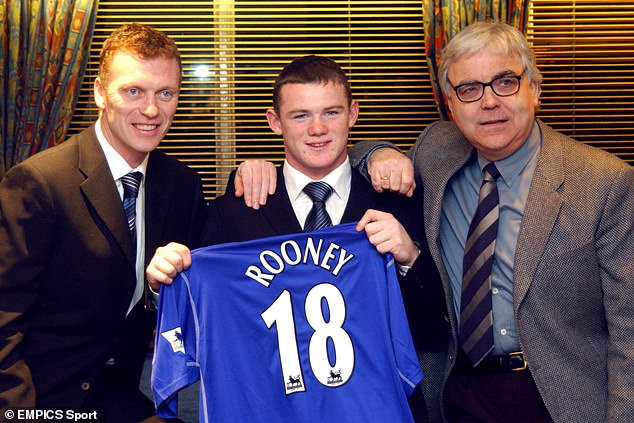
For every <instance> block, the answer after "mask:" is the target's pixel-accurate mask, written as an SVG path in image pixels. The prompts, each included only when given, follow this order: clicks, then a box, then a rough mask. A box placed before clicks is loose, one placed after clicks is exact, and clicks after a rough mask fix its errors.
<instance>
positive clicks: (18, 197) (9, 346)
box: [0, 165, 55, 409]
mask: <svg viewBox="0 0 634 423" xmlns="http://www.w3.org/2000/svg"><path fill="white" fill-rule="evenodd" d="M54 213H55V212H54V208H53V206H52V201H51V200H50V199H49V198H48V196H47V190H46V182H45V181H44V180H43V178H41V176H40V175H39V174H38V173H36V172H35V171H34V170H31V169H30V168H29V167H27V166H24V165H18V166H16V167H14V168H13V169H12V170H11V171H9V172H8V173H7V174H6V175H5V177H4V178H3V179H2V182H0V409H2V408H6V407H34V406H35V391H34V388H33V382H32V380H31V373H30V370H29V368H28V366H27V365H26V363H25V361H24V360H23V358H22V357H21V354H20V347H21V346H20V343H21V342H22V340H23V339H24V337H25V335H26V333H27V331H28V323H27V319H26V316H25V314H26V312H27V311H28V310H29V308H30V307H31V306H32V305H33V303H34V302H35V298H36V296H37V293H38V289H39V287H38V283H39V282H38V281H39V277H40V275H41V273H42V272H43V271H44V269H45V268H46V264H47V262H48V257H49V255H50V252H51V243H50V240H51V239H53V231H54Z"/></svg>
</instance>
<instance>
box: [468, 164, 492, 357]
mask: <svg viewBox="0 0 634 423" xmlns="http://www.w3.org/2000/svg"><path fill="white" fill-rule="evenodd" d="M499 176H500V172H499V171H498V170H497V168H496V167H495V164H493V162H491V163H489V164H488V165H486V166H485V167H484V175H483V180H482V186H481V187H480V194H479V196H478V208H477V209H476V212H475V215H474V216H473V220H472V221H471V225H469V232H468V234H467V243H466V245H465V254H464V259H463V264H462V266H463V268H462V275H463V276H462V295H461V300H460V345H461V346H462V349H463V351H464V352H465V353H466V355H467V357H468V358H469V361H470V362H471V363H472V364H473V366H474V367H475V366H477V365H478V364H479V363H480V362H481V361H482V360H483V359H484V358H485V357H486V356H487V355H488V354H489V353H490V352H491V351H492V350H493V307H492V299H491V269H492V267H493V252H494V250H495V239H496V238H497V231H498V218H499V215H500V204H499V197H498V189H497V186H496V183H495V180H496V179H497V178H498V177H499Z"/></svg>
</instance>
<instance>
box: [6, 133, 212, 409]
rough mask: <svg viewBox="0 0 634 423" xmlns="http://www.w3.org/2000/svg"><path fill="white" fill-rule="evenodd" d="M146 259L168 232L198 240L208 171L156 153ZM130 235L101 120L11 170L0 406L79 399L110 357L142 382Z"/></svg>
mask: <svg viewBox="0 0 634 423" xmlns="http://www.w3.org/2000/svg"><path fill="white" fill-rule="evenodd" d="M145 193H146V197H145V198H146V205H145V209H146V216H145V225H146V226H145V230H146V240H145V253H146V258H145V262H146V263H147V262H148V261H149V258H151V256H152V254H153V253H154V251H155V250H156V248H157V247H158V246H160V245H163V244H166V243H167V242H169V241H179V242H182V243H186V244H188V245H197V242H198V238H199V234H200V231H201V230H202V226H203V224H204V221H205V217H206V205H205V202H204V199H203V196H202V189H201V183H200V178H199V177H198V175H196V173H195V172H193V171H192V170H190V169H189V168H187V167H186V166H185V165H183V164H181V163H179V162H178V161H176V160H175V159H173V158H170V157H168V156H166V155H164V154H163V153H160V152H158V151H154V152H152V153H151V154H150V158H149V162H148V167H147V175H146V183H145ZM134 262H135V258H134V253H133V245H132V239H131V237H130V234H129V230H128V226H127V222H126V218H125V214H124V212H123V207H122V204H121V200H120V197H119V194H118V192H117V189H116V185H115V182H114V180H113V178H112V174H111V172H110V169H109V167H108V164H107V162H106V158H105V155H104V153H103V151H102V149H101V147H100V146H99V143H98V140H97V137H96V134H95V130H94V127H90V128H88V129H86V130H85V131H83V132H81V133H80V134H78V135H75V136H73V137H71V138H69V139H68V140H67V141H66V142H64V143H62V144H61V145H59V146H57V147H54V148H50V149H48V150H46V151H44V152H41V153H39V154H37V155H35V156H33V157H31V158H30V159H28V160H25V161H24V162H23V163H21V164H19V165H17V166H15V167H14V168H12V169H11V170H10V171H9V172H8V173H7V174H6V175H5V177H4V178H3V180H2V181H1V183H0V408H4V407H7V406H12V407H24V406H31V407H32V406H34V405H36V406H37V407H38V408H55V409H59V408H70V407H79V406H81V405H82V404H83V403H84V402H85V400H86V398H87V397H88V396H89V395H90V393H91V392H92V391H93V390H94V389H93V388H94V386H93V382H94V380H95V377H96V374H97V372H98V371H99V369H100V368H101V367H102V365H103V364H104V362H105V360H106V359H107V358H108V357H110V356H113V355H114V358H115V360H116V363H117V369H118V371H119V375H120V379H121V384H123V385H126V386H128V387H130V388H131V389H136V388H137V387H138V382H139V378H140V375H141V371H142V367H143V361H144V358H145V355H146V353H147V347H148V345H149V341H150V339H151V330H152V325H153V323H154V316H153V314H152V313H149V312H147V311H146V310H145V309H144V307H143V304H142V302H143V301H141V302H140V303H139V304H137V307H135V309H134V310H133V311H132V312H131V313H130V314H129V315H128V316H127V318H126V311H127V309H128V306H129V304H130V301H131V299H132V294H133V288H134V286H135V283H136V281H135V268H134Z"/></svg>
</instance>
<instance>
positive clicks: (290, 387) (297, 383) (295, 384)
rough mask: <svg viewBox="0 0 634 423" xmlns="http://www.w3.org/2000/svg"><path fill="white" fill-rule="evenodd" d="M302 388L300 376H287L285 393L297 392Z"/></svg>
mask: <svg viewBox="0 0 634 423" xmlns="http://www.w3.org/2000/svg"><path fill="white" fill-rule="evenodd" d="M303 387H304V384H303V383H302V375H297V376H290V375H289V376H288V382H286V390H287V392H292V391H297V390H298V389H302V388H303Z"/></svg>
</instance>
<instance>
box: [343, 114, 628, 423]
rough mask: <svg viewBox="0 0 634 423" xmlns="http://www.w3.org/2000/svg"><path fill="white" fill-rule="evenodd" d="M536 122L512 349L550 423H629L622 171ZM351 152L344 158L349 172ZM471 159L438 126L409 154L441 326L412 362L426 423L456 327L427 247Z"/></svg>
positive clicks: (435, 239)
mask: <svg viewBox="0 0 634 423" xmlns="http://www.w3.org/2000/svg"><path fill="white" fill-rule="evenodd" d="M538 123H539V128H540V130H541V134H542V147H541V152H540V156H539V160H538V163H537V167H536V169H535V174H534V177H533V181H532V184H531V188H530V192H529V195H528V199H527V203H526V208H525V210H524V216H523V218H522V223H521V228H520V233H519V238H518V241H517V251H516V256H515V264H514V275H513V284H514V288H513V303H514V309H515V316H516V326H517V331H518V335H519V338H520V343H521V345H522V348H523V350H524V353H525V354H526V357H527V360H528V363H529V369H530V372H531V374H532V376H533V378H534V380H535V383H536V385H537V388H538V389H539V392H540V394H541V396H542V398H543V400H544V403H545V404H546V407H547V409H548V411H549V413H550V414H551V416H552V418H553V420H554V421H555V422H558V423H559V422H561V423H569V422H584V423H586V422H588V423H590V422H603V421H605V422H623V423H624V422H632V421H634V169H633V168H632V167H630V166H629V165H627V164H626V163H624V162H623V161H621V160H619V159H618V158H616V157H615V156H612V155H609V154H608V153H606V152H604V151H602V150H599V149H596V148H592V147H589V146H587V145H584V144H581V143H578V142H576V141H574V140H572V139H570V138H568V137H566V136H564V135H562V134H560V133H558V132H556V131H554V130H553V129H552V128H550V127H549V126H547V125H545V124H544V123H543V122H541V121H538ZM365 151H367V149H365ZM363 153H364V149H359V150H358V151H352V152H351V153H350V155H351V158H352V161H353V163H358V162H359V158H360V157H361V156H362V155H363ZM473 153H474V150H473V148H472V147H471V146H470V144H468V142H467V140H466V139H465V138H464V137H463V136H462V135H461V133H460V132H459V130H458V129H457V127H456V126H455V124H453V123H450V122H436V123H434V124H432V125H430V126H429V127H428V128H427V129H426V130H425V131H424V132H423V133H422V134H421V135H420V136H419V138H418V140H417V141H416V143H415V145H414V146H413V147H412V150H411V151H410V156H411V158H412V160H413V162H414V167H415V172H416V177H417V179H418V180H419V181H421V182H422V183H423V184H424V187H425V190H424V193H425V208H424V217H425V219H424V221H425V230H426V234H427V240H428V243H429V248H430V251H431V254H432V256H433V258H434V261H435V262H436V264H437V265H438V267H439V269H440V274H441V279H442V284H443V288H444V291H445V300H446V306H447V310H449V312H448V316H447V318H448V321H449V323H450V327H451V336H450V337H449V339H448V342H447V346H446V349H444V350H441V351H440V352H438V351H422V355H421V363H422V366H423V369H424V370H425V369H426V368H427V369H428V371H427V372H426V375H428V376H430V378H428V380H427V382H426V383H425V385H424V391H425V394H426V402H427V405H428V408H429V411H430V417H432V419H433V421H440V410H438V408H439V405H440V404H442V387H443V386H444V383H445V382H446V380H447V377H448V375H449V372H450V371H451V369H452V366H453V364H454V361H455V358H456V352H457V329H456V328H457V326H456V322H457V317H456V314H455V312H454V309H453V300H452V292H451V288H450V286H449V280H448V276H447V271H446V269H445V267H444V264H443V262H442V257H441V250H440V240H439V239H440V238H439V228H440V214H441V206H442V198H443V195H444V192H445V189H446V187H447V184H448V182H449V180H450V178H451V177H452V176H453V175H454V174H456V172H458V171H459V169H460V168H461V167H462V166H463V165H464V164H465V163H466V162H467V160H468V159H469V157H470V156H471V154H473ZM438 369H443V370H442V371H439V370H438ZM430 379H432V380H430Z"/></svg>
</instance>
